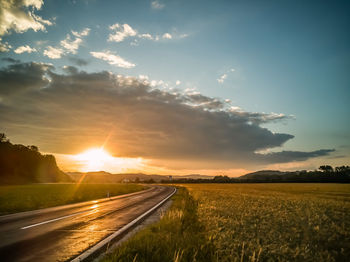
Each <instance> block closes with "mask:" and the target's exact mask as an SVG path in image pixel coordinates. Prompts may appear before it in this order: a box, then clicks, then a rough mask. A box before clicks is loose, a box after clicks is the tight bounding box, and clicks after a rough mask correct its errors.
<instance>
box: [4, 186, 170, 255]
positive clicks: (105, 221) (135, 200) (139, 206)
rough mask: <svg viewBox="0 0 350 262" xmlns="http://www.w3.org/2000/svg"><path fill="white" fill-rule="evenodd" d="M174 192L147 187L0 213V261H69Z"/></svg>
mask: <svg viewBox="0 0 350 262" xmlns="http://www.w3.org/2000/svg"><path fill="white" fill-rule="evenodd" d="M172 192H173V188H171V187H163V186H153V187H151V188H150V189H148V190H145V191H142V192H139V193H133V194H129V195H126V196H121V197H117V198H114V199H112V200H107V201H89V202H85V203H82V204H73V205H67V206H60V207H55V208H48V209H42V210H36V211H30V212H23V213H18V214H13V215H8V216H3V217H0V260H1V261H69V260H71V259H73V258H75V257H77V256H78V255H79V254H81V253H82V252H83V251H85V250H87V249H88V248H89V247H91V246H93V245H95V244H96V243H98V242H99V241H101V240H102V239H104V238H106V237H107V236H109V235H111V234H113V233H114V232H116V231H117V230H118V229H120V228H122V227H123V226H125V225H126V224H128V223H129V222H130V221H132V220H134V219H135V218H137V217H138V216H140V215H141V214H143V213H144V212H146V211H147V210H149V209H150V208H151V207H153V206H154V205H156V204H157V203H159V202H160V201H161V200H163V199H164V198H165V197H167V196H168V195H169V194H171V193H172Z"/></svg>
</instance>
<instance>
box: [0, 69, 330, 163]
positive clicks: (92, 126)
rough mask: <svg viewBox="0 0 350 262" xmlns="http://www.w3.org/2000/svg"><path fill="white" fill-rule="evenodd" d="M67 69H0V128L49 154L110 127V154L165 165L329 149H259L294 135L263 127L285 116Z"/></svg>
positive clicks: (78, 146)
mask: <svg viewBox="0 0 350 262" xmlns="http://www.w3.org/2000/svg"><path fill="white" fill-rule="evenodd" d="M66 69H67V70H68V71H67V72H68V74H56V73H54V68H53V67H52V66H51V65H47V64H39V63H17V64H11V65H9V66H7V67H4V68H2V69H0V82H1V83H2V85H1V87H0V97H1V98H2V100H0V101H1V102H0V111H1V112H2V113H1V114H0V122H1V123H2V127H3V132H6V133H7V134H8V135H9V136H10V137H13V139H17V140H19V141H24V142H25V143H27V144H36V145H38V146H39V147H40V148H41V149H42V150H43V151H46V152H53V153H77V152H79V151H83V150H86V148H89V147H93V146H100V145H101V144H103V143H104V141H105V139H106V137H107V136H108V135H109V134H110V139H109V141H108V143H107V145H106V146H107V149H108V150H109V151H110V152H111V153H113V154H114V155H117V156H122V157H142V158H145V159H151V160H152V163H154V164H157V165H163V166H165V167H167V168H170V167H171V168H193V169H194V168H201V169H204V168H217V169H223V168H244V167H252V166H254V165H266V164H273V163H282V162H293V161H304V160H306V159H309V158H315V157H320V156H326V155H329V154H330V153H331V152H333V150H331V149H321V150H315V151H311V152H301V151H282V152H274V153H269V154H261V153H257V152H258V151H259V150H260V151H261V150H266V149H272V148H276V147H280V146H282V145H283V144H284V143H286V142H287V141H289V140H290V139H292V138H293V137H294V136H293V135H290V134H285V133H274V132H272V131H270V130H268V129H267V128H264V127H261V123H270V122H271V121H280V120H284V119H288V116H285V115H282V114H266V113H252V112H247V111H243V110H231V108H230V106H229V105H228V104H227V102H226V101H222V100H221V99H219V98H212V97H208V96H204V95H202V94H199V93H193V92H192V93H190V94H186V93H181V92H168V91H165V90H160V89H158V88H156V87H152V86H151V85H150V84H149V83H148V82H147V81H142V80H140V79H138V78H134V77H128V76H123V75H115V74H112V73H110V72H105V71H103V72H95V73H87V72H83V71H78V70H77V69H74V68H72V67H69V68H66ZM111 130H113V132H112V133H111ZM37 134H40V136H38V135H37Z"/></svg>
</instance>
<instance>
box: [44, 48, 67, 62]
mask: <svg viewBox="0 0 350 262" xmlns="http://www.w3.org/2000/svg"><path fill="white" fill-rule="evenodd" d="M63 53H64V50H63V49H61V48H55V47H52V46H48V47H47V49H46V50H44V55H45V56H47V57H49V58H51V59H59V58H61V57H62V55H63Z"/></svg>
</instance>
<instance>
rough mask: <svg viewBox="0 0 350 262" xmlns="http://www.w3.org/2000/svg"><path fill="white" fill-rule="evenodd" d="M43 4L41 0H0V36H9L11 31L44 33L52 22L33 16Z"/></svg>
mask: <svg viewBox="0 0 350 262" xmlns="http://www.w3.org/2000/svg"><path fill="white" fill-rule="evenodd" d="M43 4H44V2H43V1H42V0H17V1H15V0H0V36H3V35H6V34H10V33H11V31H14V32H16V33H23V32H25V31H27V30H29V29H32V30H34V31H35V32H36V31H45V29H46V26H50V25H52V22H51V21H49V20H45V19H43V18H42V17H41V16H38V15H36V14H35V12H36V11H37V10H40V9H41V7H42V5H43Z"/></svg>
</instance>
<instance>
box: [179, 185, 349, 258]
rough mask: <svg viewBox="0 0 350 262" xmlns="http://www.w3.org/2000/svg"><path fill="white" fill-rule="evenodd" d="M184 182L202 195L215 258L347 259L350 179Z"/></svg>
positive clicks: (200, 208)
mask: <svg viewBox="0 0 350 262" xmlns="http://www.w3.org/2000/svg"><path fill="white" fill-rule="evenodd" d="M183 186H186V188H188V189H189V191H190V193H191V195H192V196H193V197H194V198H195V199H196V200H197V201H198V204H199V205H198V213H199V214H200V215H199V220H200V222H201V223H202V224H203V225H204V226H205V228H206V230H207V232H208V234H209V235H210V237H211V239H213V243H214V245H215V248H216V251H215V255H214V257H215V260H214V261H223V262H225V261H349V260H348V259H349V258H350V185H349V184H187V185H183ZM183 261H188V260H183ZM208 261H210V260H209V259H208Z"/></svg>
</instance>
